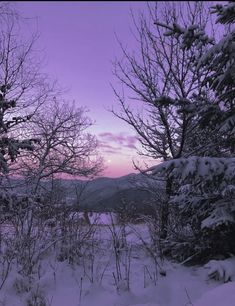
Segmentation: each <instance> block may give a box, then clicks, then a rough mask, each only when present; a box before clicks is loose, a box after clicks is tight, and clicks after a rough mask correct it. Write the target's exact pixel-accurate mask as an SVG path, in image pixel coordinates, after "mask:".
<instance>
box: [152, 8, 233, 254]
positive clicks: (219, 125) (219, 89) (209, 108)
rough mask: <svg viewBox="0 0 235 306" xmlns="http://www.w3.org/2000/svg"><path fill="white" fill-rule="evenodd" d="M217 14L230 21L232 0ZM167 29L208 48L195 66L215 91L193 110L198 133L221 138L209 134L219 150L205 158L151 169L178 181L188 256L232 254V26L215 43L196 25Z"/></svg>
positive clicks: (185, 43) (188, 42) (197, 101)
mask: <svg viewBox="0 0 235 306" xmlns="http://www.w3.org/2000/svg"><path fill="white" fill-rule="evenodd" d="M214 12H215V13H217V14H218V18H217V22H221V23H223V24H228V23H229V24H232V23H233V22H234V20H235V5H234V4H233V3H229V4H226V5H224V6H221V5H219V6H218V5H217V6H215V7H213V10H212V13H214ZM163 27H165V28H166V27H167V28H168V32H167V35H171V36H173V37H176V38H175V39H178V38H177V37H178V36H181V37H182V39H183V45H182V47H183V48H186V49H191V48H194V47H196V46H198V45H199V46H201V45H202V44H203V45H208V50H207V51H206V52H205V53H204V54H203V55H202V56H197V61H196V62H195V66H196V67H197V69H198V70H199V71H201V70H204V69H206V70H207V71H208V75H207V77H206V78H205V79H204V83H205V84H206V86H207V87H208V89H209V90H210V91H211V92H212V93H213V95H211V97H210V99H209V100H208V99H205V97H204V96H203V95H197V96H196V97H195V98H196V99H195V105H194V106H193V107H194V108H193V109H191V111H192V112H195V111H196V112H197V117H196V119H197V120H198V123H199V125H198V132H199V135H202V133H203V132H205V130H204V131H203V129H206V131H207V130H209V131H212V132H213V133H216V138H217V139H215V138H211V139H209V141H208V142H205V145H207V144H209V145H210V146H211V147H213V146H214V147H215V148H217V153H216V154H215V155H213V154H208V156H207V157H200V156H190V157H188V158H184V157H182V158H180V159H178V160H172V161H167V162H165V163H163V164H161V165H159V166H156V167H153V168H152V169H150V172H151V173H152V174H153V175H159V174H160V175H161V174H162V175H164V176H167V177H171V178H172V180H173V181H174V182H175V184H177V187H178V188H177V190H176V192H175V194H174V196H172V197H171V199H170V201H171V203H172V205H177V207H179V209H180V217H181V220H180V221H181V224H180V225H181V228H185V227H186V226H188V225H189V227H190V228H191V231H190V233H188V237H184V239H185V240H184V242H185V241H187V239H188V241H187V242H188V244H186V248H187V251H189V250H190V252H191V254H189V253H190V252H187V253H186V254H187V255H190V256H192V255H194V257H195V258H196V256H198V259H199V258H200V259H205V258H208V257H210V256H213V255H217V254H222V255H225V256H228V255H229V254H231V253H234V252H235V243H234V234H235V193H234V191H235V176H234V170H235V169H234V167H235V161H234V139H235V138H234V136H235V135H234V126H235V125H234V124H235V121H234V114H235V108H234V98H235V91H234V89H235V87H234V86H235V79H234V72H233V70H234V67H235V66H234V60H235V52H234V50H235V49H234V46H235V34H234V30H232V25H231V27H230V28H229V29H228V31H227V33H226V35H224V37H223V39H222V40H220V41H218V42H212V40H209V39H208V37H207V36H206V35H205V34H204V33H201V35H198V32H197V30H198V27H197V26H195V27H194V28H181V27H175V26H174V25H172V26H171V25H163ZM169 29H170V30H169ZM189 31H190V32H191V36H190V39H188V38H189ZM211 44H212V46H210V47H209V45H211ZM192 137H194V133H192ZM200 137H201V136H200ZM208 137H209V138H210V134H208ZM199 139H200V138H199ZM203 145H204V144H202V146H203ZM195 155H196V154H195ZM206 155H207V154H206ZM182 222H184V224H183V225H182ZM177 234H179V232H178V233H177ZM178 238H179V237H178ZM181 239H182V237H181ZM184 250H185V249H184ZM184 250H183V252H184ZM195 258H194V259H195Z"/></svg>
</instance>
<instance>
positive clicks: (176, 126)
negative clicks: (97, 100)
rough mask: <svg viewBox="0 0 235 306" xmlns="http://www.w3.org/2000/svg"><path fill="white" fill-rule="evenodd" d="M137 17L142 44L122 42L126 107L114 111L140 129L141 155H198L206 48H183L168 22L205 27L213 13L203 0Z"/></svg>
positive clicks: (120, 69)
mask: <svg viewBox="0 0 235 306" xmlns="http://www.w3.org/2000/svg"><path fill="white" fill-rule="evenodd" d="M133 20H134V24H135V29H136V33H137V34H136V40H137V42H138V45H139V48H138V50H136V51H135V52H133V53H130V52H128V51H127V50H126V48H125V47H124V46H123V45H122V44H121V43H120V46H121V49H122V52H123V58H122V59H121V60H116V61H115V62H114V75H115V76H116V78H117V79H118V80H119V81H120V82H121V84H122V90H121V91H119V90H118V89H117V88H114V93H115V95H116V97H117V98H118V101H119V106H120V110H119V111H118V110H115V109H112V112H113V113H114V115H115V116H117V117H118V118H120V119H122V120H123V121H125V122H126V123H128V124H129V125H130V126H131V127H132V128H133V129H134V130H135V132H136V133H137V135H138V138H139V141H140V144H141V145H142V151H140V152H139V154H140V155H146V156H149V157H152V158H153V159H162V160H169V159H172V158H173V159H177V158H180V157H182V156H188V155H190V154H193V153H194V152H192V151H193V150H194V149H195V148H192V147H191V145H190V144H191V142H192V138H191V137H190V135H191V134H192V133H193V131H194V130H195V129H196V128H197V122H196V120H194V117H193V116H194V115H192V113H191V112H190V106H191V105H192V104H193V103H194V102H195V97H197V96H198V95H201V96H207V95H208V96H209V95H210V94H211V92H210V91H205V88H206V87H205V84H204V82H203V81H204V80H205V78H206V76H207V74H208V71H206V70H200V71H199V70H197V69H196V68H195V66H196V65H195V59H196V57H195V54H197V55H198V54H202V52H203V51H204V48H203V46H201V47H198V48H197V49H196V48H194V49H187V48H182V47H181V43H180V38H179V40H178V41H177V40H175V38H173V37H172V36H170V35H169V36H168V35H166V34H165V32H166V29H165V27H163V26H162V24H164V25H165V24H172V23H173V24H174V25H175V26H176V27H177V23H178V22H179V23H180V24H183V25H186V24H187V25H189V24H190V25H194V24H197V25H200V26H201V28H202V29H203V28H205V27H206V26H207V23H208V21H209V14H208V13H206V10H205V8H204V4H203V3H202V2H191V3H190V2H185V3H177V4H175V3H170V4H167V5H166V6H162V3H156V4H155V5H153V6H149V10H148V16H147V17H145V16H144V15H141V16H140V19H139V22H137V20H136V18H134V17H133ZM131 101H132V103H130V102H131ZM131 104H132V105H133V107H131ZM186 110H187V111H186ZM165 188H166V194H167V195H168V198H167V199H166V202H165V204H164V205H163V209H162V234H161V236H162V237H163V238H165V237H166V235H167V230H166V229H167V223H168V214H169V207H168V203H169V197H170V196H171V194H172V189H173V186H172V181H171V180H170V179H169V178H168V179H167V180H166V187H165Z"/></svg>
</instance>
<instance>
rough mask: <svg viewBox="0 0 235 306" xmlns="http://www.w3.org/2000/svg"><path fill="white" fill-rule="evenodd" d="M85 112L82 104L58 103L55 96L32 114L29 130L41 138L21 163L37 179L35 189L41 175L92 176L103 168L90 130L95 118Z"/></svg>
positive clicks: (30, 176)
mask: <svg viewBox="0 0 235 306" xmlns="http://www.w3.org/2000/svg"><path fill="white" fill-rule="evenodd" d="M85 112H86V110H85V109H84V108H82V107H75V105H74V104H72V105H69V104H68V103H64V104H59V103H58V102H57V100H56V99H54V100H53V101H51V102H50V103H47V105H44V107H43V108H41V109H40V111H39V112H38V113H37V116H35V117H34V118H32V120H31V122H30V124H29V126H28V127H27V129H28V134H29V135H34V137H37V138H39V139H40V142H39V143H38V144H36V145H35V150H34V151H33V152H30V154H27V156H25V157H24V158H23V159H22V161H21V165H22V169H23V171H22V172H23V174H24V175H25V176H26V177H28V178H30V180H31V181H32V179H33V180H34V183H35V185H34V192H36V191H37V189H38V187H39V184H40V182H41V180H42V179H49V178H53V177H54V176H55V175H56V174H62V173H63V174H69V175H75V176H82V177H89V176H92V175H95V174H97V172H99V171H100V170H101V167H102V160H101V158H100V157H99V156H98V154H97V150H96V149H97V141H96V138H95V137H94V136H92V135H91V134H90V133H88V132H87V129H88V128H89V127H90V126H91V125H92V122H91V120H90V119H89V118H88V117H87V116H86V114H85Z"/></svg>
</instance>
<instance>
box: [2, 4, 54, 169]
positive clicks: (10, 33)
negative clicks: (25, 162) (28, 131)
mask: <svg viewBox="0 0 235 306" xmlns="http://www.w3.org/2000/svg"><path fill="white" fill-rule="evenodd" d="M22 22H23V19H21V18H20V17H19V16H18V14H17V13H16V12H15V11H14V10H13V9H11V7H10V6H9V5H7V4H6V3H3V4H2V5H1V6H0V26H1V32H0V173H3V172H7V171H8V170H9V163H11V162H13V161H15V159H16V157H17V156H18V155H19V153H20V151H21V150H32V149H33V142H34V141H35V139H33V138H34V137H33V138H29V139H25V136H24V135H23V134H20V133H19V131H20V129H21V126H23V125H24V123H25V122H27V121H28V120H30V118H31V117H32V115H33V114H34V112H35V110H36V109H37V108H38V107H39V106H40V105H41V104H42V103H44V101H45V100H46V99H47V97H48V95H49V94H50V92H51V86H49V85H48V84H47V83H46V80H45V76H43V75H42V74H41V73H40V71H39V67H40V59H38V58H37V57H36V55H35V53H34V50H33V47H34V44H35V42H36V39H37V36H36V35H35V34H33V35H32V36H31V38H28V37H23V36H22V35H19V33H20V34H21V29H22ZM15 131H17V132H18V136H17V137H16V135H15Z"/></svg>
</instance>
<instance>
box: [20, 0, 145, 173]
mask: <svg viewBox="0 0 235 306" xmlns="http://www.w3.org/2000/svg"><path fill="white" fill-rule="evenodd" d="M15 5H16V8H17V9H18V10H19V11H20V12H21V13H22V15H23V16H25V17H37V18H36V19H35V20H33V21H32V20H31V21H30V23H29V24H30V25H31V26H32V24H34V25H35V27H36V25H37V28H38V31H39V34H40V38H39V41H38V47H39V48H40V49H43V50H44V51H45V55H46V66H45V67H44V71H45V72H46V73H48V75H49V76H50V77H52V78H56V79H57V80H58V82H59V83H60V84H61V85H62V86H63V87H66V88H68V89H69V92H68V94H67V97H68V98H69V99H71V100H75V101H76V103H77V105H82V106H86V107H87V108H88V109H89V110H90V112H89V116H90V117H91V118H92V119H93V120H95V125H94V127H93V128H92V129H91V131H92V132H93V133H95V134H96V135H97V136H98V138H99V139H100V142H101V151H102V154H103V156H104V159H105V164H106V166H107V167H108V168H107V169H106V171H105V172H104V175H106V176H111V177H116V176H121V175H124V174H127V173H130V172H134V170H133V166H132V159H133V158H135V160H136V159H140V157H137V155H136V145H137V141H136V139H135V134H134V132H133V130H131V128H130V127H129V126H128V125H127V124H125V123H124V122H123V121H121V120H119V119H117V118H116V117H114V115H112V114H111V113H110V112H108V111H107V110H106V109H108V108H110V107H111V106H112V105H114V106H115V104H116V105H117V101H116V98H115V96H114V93H113V91H112V89H111V87H110V82H111V83H112V84H114V85H115V82H116V80H115V79H114V77H113V75H112V71H111V70H112V65H111V61H113V60H114V59H115V57H116V56H117V57H119V58H120V56H121V52H120V48H119V46H118V43H117V41H116V38H115V34H114V33H115V32H116V33H117V35H118V37H119V38H120V40H121V41H122V42H123V43H124V44H125V45H126V46H128V48H129V49H130V50H134V48H135V45H136V43H135V40H134V38H133V36H132V34H131V30H130V28H131V26H132V25H133V24H132V17H131V14H130V9H133V11H134V12H136V13H138V11H143V10H144V9H146V2H85V1H84V2H70V1H62V2H59V1H58V2H50V1H42V2H40V1H29V2H15Z"/></svg>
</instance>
